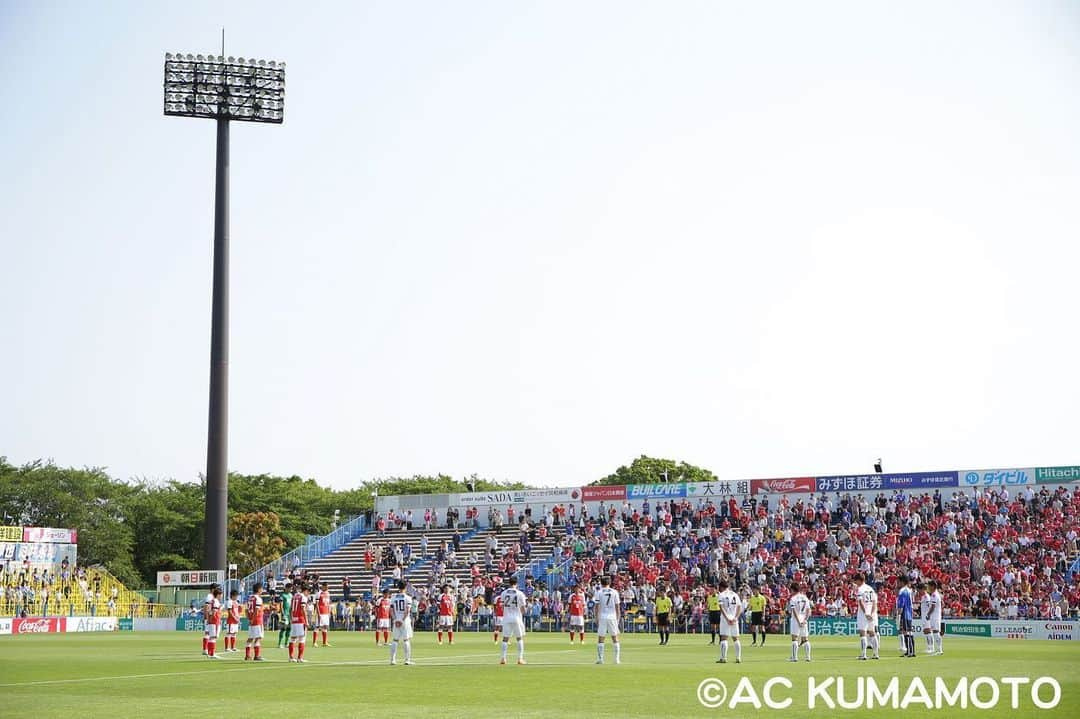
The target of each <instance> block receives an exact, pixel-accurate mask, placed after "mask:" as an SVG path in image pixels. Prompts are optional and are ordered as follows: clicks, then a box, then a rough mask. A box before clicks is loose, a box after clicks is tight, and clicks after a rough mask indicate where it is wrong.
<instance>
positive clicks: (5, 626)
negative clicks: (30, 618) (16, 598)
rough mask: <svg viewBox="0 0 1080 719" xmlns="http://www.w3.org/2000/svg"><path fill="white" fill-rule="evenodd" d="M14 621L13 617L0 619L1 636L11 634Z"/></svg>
mask: <svg viewBox="0 0 1080 719" xmlns="http://www.w3.org/2000/svg"><path fill="white" fill-rule="evenodd" d="M12 621H14V620H13V619H12V618H11V617H0V635H2V634H11V623H12Z"/></svg>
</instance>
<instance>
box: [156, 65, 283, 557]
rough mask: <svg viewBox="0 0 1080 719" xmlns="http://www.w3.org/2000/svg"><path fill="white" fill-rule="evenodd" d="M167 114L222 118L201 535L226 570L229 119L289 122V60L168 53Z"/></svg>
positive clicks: (208, 552)
mask: <svg viewBox="0 0 1080 719" xmlns="http://www.w3.org/2000/svg"><path fill="white" fill-rule="evenodd" d="M165 114H166V115H176V116H179V117H201V118H206V119H210V120H214V121H216V123H217V160H216V164H215V170H214V185H215V190H214V290H213V308H212V310H211V325H210V414H209V422H208V427H207V439H206V517H205V524H204V530H203V538H204V546H205V550H204V551H205V564H204V568H206V569H225V567H226V561H225V540H226V530H227V526H228V514H229V510H228V499H229V474H228V439H229V122H230V121H231V120H242V121H245V122H262V123H272V124H277V125H280V124H281V123H282V122H283V121H284V119H285V63H283V62H280V63H279V62H274V61H272V60H271V61H270V62H267V61H266V60H245V59H244V58H242V57H241V58H233V57H229V58H225V57H222V56H221V55H208V56H203V55H191V54H188V55H183V54H179V53H177V54H175V55H174V54H172V53H165Z"/></svg>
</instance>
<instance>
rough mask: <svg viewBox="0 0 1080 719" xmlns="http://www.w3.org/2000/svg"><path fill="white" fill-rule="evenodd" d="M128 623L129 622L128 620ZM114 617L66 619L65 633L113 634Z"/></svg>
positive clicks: (116, 624)
mask: <svg viewBox="0 0 1080 719" xmlns="http://www.w3.org/2000/svg"><path fill="white" fill-rule="evenodd" d="M129 621H130V620H129ZM117 626H119V625H118V622H117V619H116V617H68V618H67V627H65V629H64V631H65V632H115V631H116V628H117Z"/></svg>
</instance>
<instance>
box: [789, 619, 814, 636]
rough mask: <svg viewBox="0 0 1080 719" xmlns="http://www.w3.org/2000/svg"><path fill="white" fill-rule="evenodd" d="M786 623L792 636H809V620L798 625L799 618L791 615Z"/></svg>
mask: <svg viewBox="0 0 1080 719" xmlns="http://www.w3.org/2000/svg"><path fill="white" fill-rule="evenodd" d="M788 624H789V628H790V629H791V636H793V637H808V636H810V622H809V620H807V622H806V624H803V625H802V626H799V620H797V619H796V618H795V617H792V618H791V621H789V622H788Z"/></svg>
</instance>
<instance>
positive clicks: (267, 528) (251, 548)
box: [229, 512, 285, 576]
mask: <svg viewBox="0 0 1080 719" xmlns="http://www.w3.org/2000/svg"><path fill="white" fill-rule="evenodd" d="M284 549H285V539H284V537H282V536H281V518H280V517H278V515H277V514H276V513H274V512H237V513H234V514H233V515H232V516H231V517H230V518H229V558H230V559H231V560H232V561H234V562H236V565H237V569H238V571H239V572H240V576H244V575H245V574H249V573H251V572H253V571H255V570H256V569H258V568H259V567H261V566H263V565H264V564H268V563H269V562H272V561H274V560H275V559H277V558H278V557H280V556H281V553H282V551H284Z"/></svg>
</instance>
